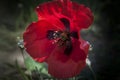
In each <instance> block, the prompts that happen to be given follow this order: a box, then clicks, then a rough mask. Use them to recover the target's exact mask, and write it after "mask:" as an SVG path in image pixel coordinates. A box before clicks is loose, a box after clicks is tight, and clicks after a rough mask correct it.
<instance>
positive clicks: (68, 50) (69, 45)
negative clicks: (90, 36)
mask: <svg viewBox="0 0 120 80" xmlns="http://www.w3.org/2000/svg"><path fill="white" fill-rule="evenodd" d="M72 49H73V46H72V42H71V41H66V48H65V51H64V54H65V55H67V56H69V55H70V54H71V52H72Z"/></svg>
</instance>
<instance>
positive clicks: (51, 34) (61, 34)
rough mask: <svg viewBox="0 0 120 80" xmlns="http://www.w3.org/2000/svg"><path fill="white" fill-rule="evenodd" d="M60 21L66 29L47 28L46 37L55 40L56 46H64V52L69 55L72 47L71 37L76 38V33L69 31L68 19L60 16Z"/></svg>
mask: <svg viewBox="0 0 120 80" xmlns="http://www.w3.org/2000/svg"><path fill="white" fill-rule="evenodd" d="M60 21H61V22H62V23H63V24H64V26H65V28H66V30H65V31H54V30H48V31H47V38H48V39H49V40H55V42H56V43H57V44H58V46H65V47H66V48H65V50H64V54H65V55H70V53H71V52H72V49H73V46H72V41H71V38H76V39H78V33H77V32H75V31H73V32H70V22H69V20H68V19H65V18H61V19H60ZM56 40H57V41H56Z"/></svg>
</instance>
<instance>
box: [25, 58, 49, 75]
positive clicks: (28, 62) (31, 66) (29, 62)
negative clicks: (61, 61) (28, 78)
mask: <svg viewBox="0 0 120 80" xmlns="http://www.w3.org/2000/svg"><path fill="white" fill-rule="evenodd" d="M24 63H25V66H26V68H27V69H28V70H30V71H37V72H39V73H40V74H45V75H46V76H49V74H48V71H47V69H46V68H45V66H44V64H43V63H38V62H36V61H35V60H33V59H32V58H31V57H30V56H29V57H26V58H25V60H24Z"/></svg>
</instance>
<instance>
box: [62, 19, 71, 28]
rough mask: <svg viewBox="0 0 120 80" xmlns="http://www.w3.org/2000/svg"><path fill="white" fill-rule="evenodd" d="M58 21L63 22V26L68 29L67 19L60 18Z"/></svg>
mask: <svg viewBox="0 0 120 80" xmlns="http://www.w3.org/2000/svg"><path fill="white" fill-rule="evenodd" d="M60 21H61V22H62V23H63V24H64V26H65V28H66V29H67V30H70V22H69V20H68V19H66V18H61V19H60Z"/></svg>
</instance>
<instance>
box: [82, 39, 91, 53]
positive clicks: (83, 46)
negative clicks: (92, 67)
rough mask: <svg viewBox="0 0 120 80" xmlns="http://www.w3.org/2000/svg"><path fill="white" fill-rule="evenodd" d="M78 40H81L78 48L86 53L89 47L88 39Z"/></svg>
mask: <svg viewBox="0 0 120 80" xmlns="http://www.w3.org/2000/svg"><path fill="white" fill-rule="evenodd" d="M80 42H81V44H80V48H81V49H82V50H84V52H85V53H86V54H88V51H89V47H90V44H89V42H88V41H85V40H83V39H80Z"/></svg>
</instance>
